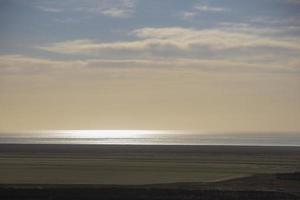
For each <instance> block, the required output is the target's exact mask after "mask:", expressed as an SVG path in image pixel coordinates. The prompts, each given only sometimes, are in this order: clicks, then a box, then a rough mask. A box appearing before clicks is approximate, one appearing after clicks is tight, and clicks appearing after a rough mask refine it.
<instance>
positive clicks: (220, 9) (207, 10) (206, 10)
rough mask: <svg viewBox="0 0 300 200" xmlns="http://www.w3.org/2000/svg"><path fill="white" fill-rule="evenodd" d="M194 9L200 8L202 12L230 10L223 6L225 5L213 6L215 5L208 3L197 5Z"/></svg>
mask: <svg viewBox="0 0 300 200" xmlns="http://www.w3.org/2000/svg"><path fill="white" fill-rule="evenodd" d="M194 10H198V11H201V12H224V11H228V9H226V8H223V7H213V6H208V5H196V6H195V7H194Z"/></svg>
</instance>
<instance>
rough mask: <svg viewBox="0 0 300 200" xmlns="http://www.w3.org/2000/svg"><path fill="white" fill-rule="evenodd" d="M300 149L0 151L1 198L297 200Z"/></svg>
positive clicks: (110, 147) (12, 147)
mask: <svg viewBox="0 0 300 200" xmlns="http://www.w3.org/2000/svg"><path fill="white" fill-rule="evenodd" d="M299 171H300V148H299V147H254V146H153V145H152V146H139V145H129V146H128V145H28V144H27V145H21V144H1V145H0V199H1V200H2V199H3V200H14V199H42V200H43V199H78V200H81V199H191V200H192V199H206V200H210V199H243V200H247V199H273V200H276V199H300V174H299V173H297V172H299Z"/></svg>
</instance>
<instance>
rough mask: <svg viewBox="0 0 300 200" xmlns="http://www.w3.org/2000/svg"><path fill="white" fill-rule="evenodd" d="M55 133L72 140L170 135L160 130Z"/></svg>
mask: <svg viewBox="0 0 300 200" xmlns="http://www.w3.org/2000/svg"><path fill="white" fill-rule="evenodd" d="M53 132H54V133H55V134H57V135H58V136H59V137H71V138H140V137H145V136H146V135H154V134H162V133H168V132H167V131H160V130H56V131H53ZM53 132H52V133H53Z"/></svg>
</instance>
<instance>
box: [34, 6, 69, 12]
mask: <svg viewBox="0 0 300 200" xmlns="http://www.w3.org/2000/svg"><path fill="white" fill-rule="evenodd" d="M36 8H37V9H39V10H42V11H44V12H53V13H59V12H63V11H64V10H63V9H61V8H54V7H47V6H40V5H38V6H36Z"/></svg>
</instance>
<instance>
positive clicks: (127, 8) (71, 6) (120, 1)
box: [34, 0, 136, 18]
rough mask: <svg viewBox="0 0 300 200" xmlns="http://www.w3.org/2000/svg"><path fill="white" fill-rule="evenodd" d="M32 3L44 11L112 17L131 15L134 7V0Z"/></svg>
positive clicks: (68, 0)
mask: <svg viewBox="0 0 300 200" xmlns="http://www.w3.org/2000/svg"><path fill="white" fill-rule="evenodd" d="M34 5H35V7H36V8H37V9H39V10H41V11H44V12H53V13H55V12H67V13H72V12H73V13H83V14H89V15H99V14H100V15H104V16H108V17H113V18H128V17H131V16H132V15H133V14H134V11H135V7H136V4H135V0H85V1H81V0H66V1H58V2H57V1H36V2H35V4H34ZM78 17H79V16H78Z"/></svg>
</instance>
